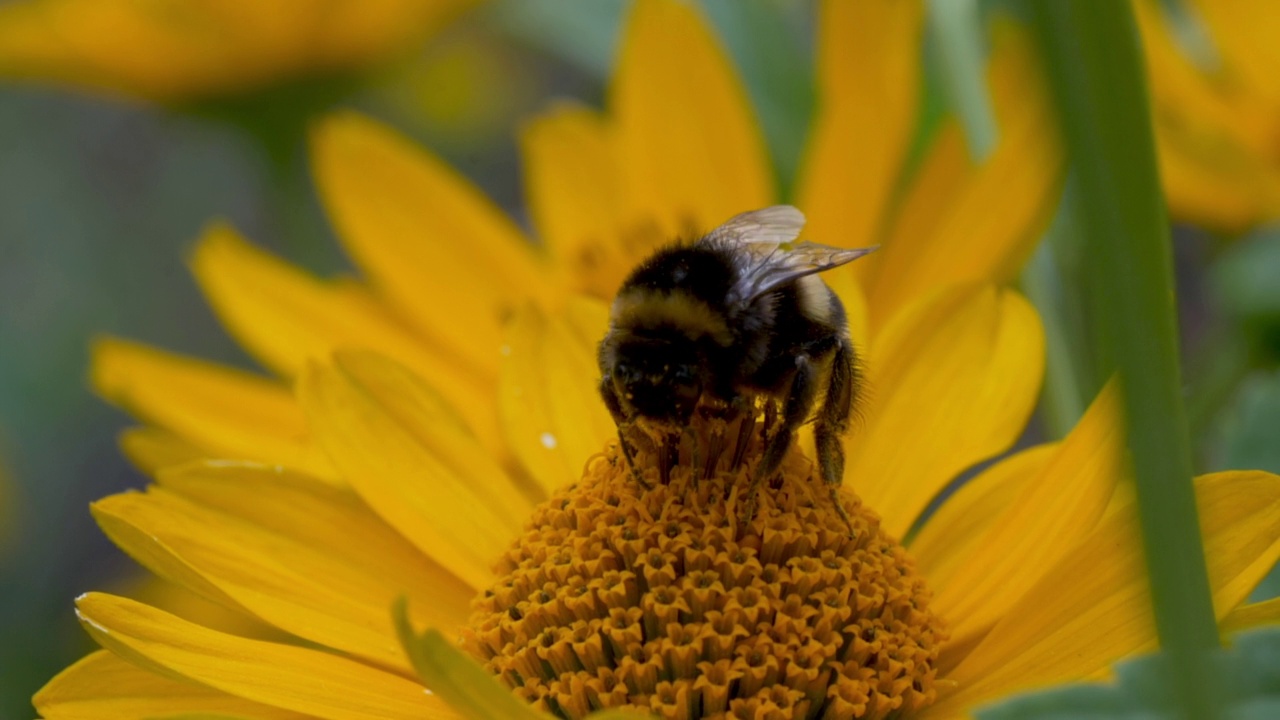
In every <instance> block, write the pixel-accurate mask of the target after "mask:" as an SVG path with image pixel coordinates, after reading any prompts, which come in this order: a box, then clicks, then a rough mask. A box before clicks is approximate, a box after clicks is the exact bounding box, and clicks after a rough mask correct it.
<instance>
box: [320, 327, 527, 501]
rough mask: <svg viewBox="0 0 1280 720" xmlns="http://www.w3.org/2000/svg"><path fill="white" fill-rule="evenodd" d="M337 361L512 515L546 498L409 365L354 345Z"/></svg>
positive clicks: (422, 440) (341, 352) (337, 354)
mask: <svg viewBox="0 0 1280 720" xmlns="http://www.w3.org/2000/svg"><path fill="white" fill-rule="evenodd" d="M333 366H334V367H335V368H336V369H338V370H339V371H341V372H342V373H343V374H344V375H345V376H346V377H347V378H348V380H349V381H350V382H351V383H352V384H354V385H355V386H357V387H359V388H361V389H362V390H363V391H364V392H366V393H368V395H369V396H370V397H372V399H373V401H374V402H375V403H376V404H378V405H379V406H380V407H381V408H382V410H383V411H385V412H386V413H387V414H388V415H390V416H391V417H393V418H394V419H395V420H396V421H397V422H399V423H400V424H401V425H402V426H403V427H405V428H407V429H409V430H410V431H411V432H412V433H413V434H414V437H415V438H416V439H417V441H418V442H420V443H422V444H423V446H424V447H427V448H429V449H430V450H431V452H432V453H434V454H435V457H436V458H437V459H438V460H439V461H440V462H442V463H444V464H445V465H446V466H447V467H448V468H449V470H450V471H452V472H453V473H455V474H457V475H458V476H459V477H463V478H467V479H468V482H469V483H470V484H471V485H472V486H473V487H474V488H475V490H476V492H479V493H482V494H484V495H485V497H486V498H487V502H489V503H496V504H498V505H500V506H502V507H504V508H505V511H506V513H507V515H508V516H509V517H519V518H524V517H525V516H526V515H527V514H528V513H529V511H530V510H531V509H532V506H531V505H530V504H529V498H534V499H541V498H542V494H541V492H540V491H539V490H538V489H537V488H536V487H534V486H532V485H528V486H526V485H524V484H519V483H517V484H516V485H515V486H513V485H512V482H513V479H512V478H510V477H509V476H508V474H507V473H506V472H505V471H504V470H503V469H502V467H501V466H500V462H505V461H506V460H507V459H509V458H508V456H507V452H508V450H507V448H506V447H505V445H504V446H503V453H502V454H501V455H499V456H495V454H494V453H490V452H487V451H486V450H485V448H484V447H481V446H480V445H478V444H477V442H476V439H475V437H474V436H473V435H472V434H471V433H470V432H469V430H468V428H467V426H466V424H465V423H464V422H463V420H462V418H461V417H460V416H459V415H458V413H457V412H456V411H455V410H454V409H453V408H452V407H451V406H449V405H448V404H447V403H445V402H444V400H443V398H442V397H441V395H440V394H439V393H437V392H436V390H435V389H434V388H432V387H429V386H428V385H426V384H425V383H424V382H423V381H422V379H421V378H419V377H418V376H417V375H415V374H413V372H412V371H410V370H409V369H408V368H406V367H404V366H403V365H399V364H397V363H396V362H395V361H393V360H391V359H390V358H388V357H386V356H384V355H379V354H377V353H375V352H369V351H366V350H351V349H345V350H339V351H337V352H335V353H334V354H333ZM515 489H518V490H520V492H513V490H515Z"/></svg>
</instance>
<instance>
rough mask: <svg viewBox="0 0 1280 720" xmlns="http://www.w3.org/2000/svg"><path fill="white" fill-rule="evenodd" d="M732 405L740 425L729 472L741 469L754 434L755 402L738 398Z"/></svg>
mask: <svg viewBox="0 0 1280 720" xmlns="http://www.w3.org/2000/svg"><path fill="white" fill-rule="evenodd" d="M734 404H735V406H736V407H737V412H738V414H739V417H740V418H741V424H740V425H739V427H738V440H737V445H735V446H734V448H733V459H732V461H731V462H730V463H729V471H730V472H733V471H734V470H737V469H738V468H740V467H742V459H743V458H744V457H746V455H747V448H749V447H751V440H752V438H754V437H755V434H756V406H755V402H753V401H752V400H749V399H747V398H744V397H741V396H739V397H738V399H736V400H734Z"/></svg>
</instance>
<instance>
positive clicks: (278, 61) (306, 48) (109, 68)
mask: <svg viewBox="0 0 1280 720" xmlns="http://www.w3.org/2000/svg"><path fill="white" fill-rule="evenodd" d="M474 3H475V0H366V1H358V0H323V1H321V0H271V1H270V2H253V1H249V2H244V1H241V0H18V1H17V2H12V3H7V4H4V5H3V6H0V76H9V77H19V78H28V79H33V80H42V81H54V82H61V83H69V84H73V85H76V86H80V87H84V88H90V89H94V90H99V91H107V92H111V93H117V94H121V95H125V96H129V97H134V98H142V99H146V100H151V101H156V102H162V103H170V104H172V103H183V102H191V101H197V100H203V99H207V98H211V97H224V96H228V95H235V94H241V93H245V92H250V91H254V90H259V89H262V88H265V87H268V86H271V85H274V84H277V83H282V82H285V81H289V80H294V79H299V78H304V77H313V76H321V75H328V74H338V73H344V72H349V71H353V70H356V69H359V68H364V67H367V66H369V65H371V64H373V63H376V62H379V61H383V60H387V59H389V58H390V57H392V56H394V55H396V54H397V53H402V52H405V51H407V50H410V49H411V48H412V47H413V45H414V44H415V43H416V42H418V41H421V40H422V39H423V38H425V37H426V36H427V35H429V34H430V33H432V32H434V31H435V30H436V29H438V28H439V27H440V26H441V25H443V24H444V23H445V22H446V21H447V20H449V19H450V18H452V17H453V16H454V15H456V14H457V13H458V12H459V11H460V10H462V9H464V8H466V7H468V6H471V5H473V4H474Z"/></svg>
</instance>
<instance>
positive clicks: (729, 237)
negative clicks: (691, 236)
mask: <svg viewBox="0 0 1280 720" xmlns="http://www.w3.org/2000/svg"><path fill="white" fill-rule="evenodd" d="M803 227H804V213H802V212H800V211H799V210H797V209H796V208H794V207H792V206H790V205H774V206H772V207H767V208H764V209H761V210H752V211H751V212H744V213H742V214H740V215H734V216H733V217H731V218H729V219H728V220H726V221H725V223H724V224H723V225H721V226H720V227H718V228H716V229H715V230H712V231H711V232H710V233H707V236H706V238H705V239H704V242H708V243H711V244H727V245H733V246H738V245H743V244H750V245H754V246H756V248H754V249H755V250H759V251H764V252H768V251H769V250H771V249H773V248H776V247H777V246H778V245H781V244H782V243H787V242H791V241H792V240H795V239H796V238H797V237H799V236H800V230H801V229H802V228H803ZM765 245H772V246H773V248H766V247H763V246H765Z"/></svg>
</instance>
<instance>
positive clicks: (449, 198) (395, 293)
mask: <svg viewBox="0 0 1280 720" xmlns="http://www.w3.org/2000/svg"><path fill="white" fill-rule="evenodd" d="M312 155H313V158H314V163H315V176H316V183H317V185H318V186H319V188H320V192H321V194H322V195H323V197H324V204H325V207H326V209H327V210H328V211H329V214H330V216H331V217H332V218H333V223H334V225H335V226H336V227H337V229H338V233H339V235H340V237H341V238H342V240H343V244H344V246H345V247H346V248H347V250H348V251H349V252H350V253H351V255H352V257H353V258H354V259H355V261H356V262H357V263H358V264H359V265H360V266H361V268H363V269H364V271H365V272H366V273H367V275H368V276H369V277H370V278H372V282H373V284H374V286H375V287H376V288H377V289H378V290H379V291H380V292H383V293H385V294H386V296H387V297H388V298H389V299H390V300H391V301H392V302H394V303H395V304H396V305H397V306H398V307H399V308H400V309H401V310H402V312H401V315H402V317H403V318H404V319H405V320H406V321H407V322H410V323H412V324H413V325H414V326H415V327H417V328H418V329H419V330H421V331H422V332H423V333H424V334H425V335H426V336H427V337H428V338H430V339H431V341H432V344H433V345H434V346H438V347H440V348H441V349H442V351H443V353H444V354H446V355H447V356H449V357H452V358H455V359H457V360H459V361H461V363H462V364H463V365H464V366H466V367H468V368H471V369H472V371H473V372H474V373H475V374H477V375H479V376H480V377H483V378H492V377H494V376H496V374H497V370H498V361H499V357H498V346H499V345H500V344H501V335H502V332H501V324H502V321H503V320H504V319H505V318H506V317H507V316H509V315H510V314H511V313H512V312H513V311H514V310H515V309H516V308H517V307H519V306H520V304H521V303H523V302H524V301H525V300H527V299H533V300H534V301H537V302H539V303H542V304H550V303H551V302H552V300H553V299H554V298H556V297H557V292H558V291H557V289H556V288H555V284H554V283H553V282H552V281H551V280H552V277H551V273H550V268H549V267H547V266H546V264H545V263H544V262H543V261H542V259H541V258H539V257H538V255H537V254H536V253H535V252H534V249H533V246H532V245H531V244H530V243H529V241H528V240H527V239H526V238H525V237H524V235H523V234H522V233H521V232H520V230H519V229H518V228H517V227H516V226H515V225H514V224H513V223H512V222H511V220H509V219H508V218H507V217H506V216H505V215H503V214H502V212H501V211H500V210H499V209H498V208H497V206H495V205H494V204H493V203H492V202H491V201H490V200H489V199H488V198H486V197H485V196H484V194H483V193H481V192H480V190H479V189H477V188H476V187H474V186H472V185H471V184H470V183H468V182H466V181H465V180H464V179H463V178H462V177H461V176H460V175H458V174H457V173H455V172H454V171H453V170H452V169H450V168H449V167H447V166H446V165H445V164H444V163H443V162H441V161H440V160H439V159H437V158H435V157H433V156H431V155H429V154H428V153H427V152H426V151H425V150H423V149H422V148H421V147H419V146H418V145H416V144H415V143H413V142H411V141H410V140H408V139H407V138H405V137H403V136H401V135H399V134H397V133H395V132H393V131H392V130H391V129H390V128H388V127H386V126H384V125H382V124H381V123H378V122H376V121H374V120H372V119H370V118H366V117H364V116H361V115H358V114H356V113H351V112H347V113H338V114H336V115H332V116H330V117H329V118H327V119H326V120H324V121H323V122H321V123H320V124H319V125H317V126H316V128H315V130H314V133H313V136H312ZM428 377H435V376H428Z"/></svg>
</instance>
